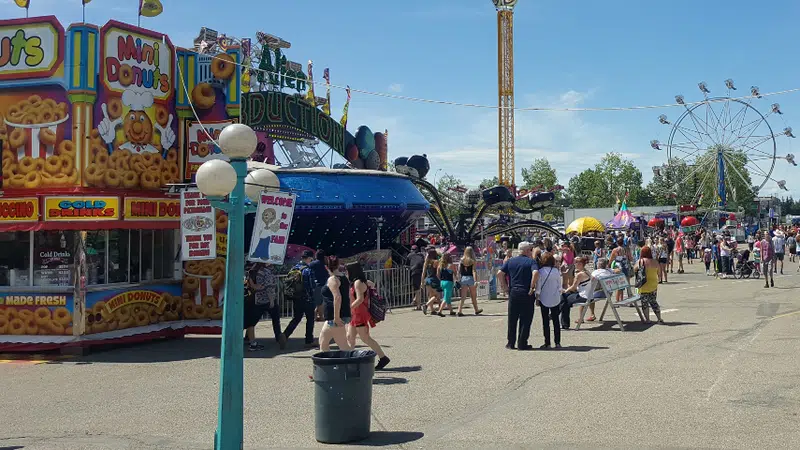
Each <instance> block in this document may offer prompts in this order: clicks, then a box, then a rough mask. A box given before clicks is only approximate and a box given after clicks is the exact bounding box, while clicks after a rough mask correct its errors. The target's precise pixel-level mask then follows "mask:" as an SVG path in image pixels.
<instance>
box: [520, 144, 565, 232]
mask: <svg viewBox="0 0 800 450" xmlns="http://www.w3.org/2000/svg"><path fill="white" fill-rule="evenodd" d="M522 183H523V185H522V186H521V187H520V188H521V189H528V190H530V189H534V188H536V187H539V186H541V189H542V190H544V191H549V190H551V189H553V187H554V186H556V185H557V184H558V175H557V174H556V169H554V168H553V167H552V166H551V165H550V162H549V161H548V160H547V159H546V158H537V159H534V160H533V164H531V166H530V167H529V168H527V169H526V168H524V167H523V168H522ZM563 200H564V195H563V193H562V192H561V191H555V202H554V203H555V205H554V206H549V207H547V208H545V209H544V210H543V211H542V214H544V215H552V216H554V217H558V218H563V217H564V209H563V206H562V205H563Z"/></svg>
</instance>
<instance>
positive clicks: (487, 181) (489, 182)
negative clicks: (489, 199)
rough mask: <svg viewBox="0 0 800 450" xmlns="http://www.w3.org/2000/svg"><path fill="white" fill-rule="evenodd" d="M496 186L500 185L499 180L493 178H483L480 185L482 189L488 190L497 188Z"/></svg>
mask: <svg viewBox="0 0 800 450" xmlns="http://www.w3.org/2000/svg"><path fill="white" fill-rule="evenodd" d="M498 184H500V179H499V178H497V177H496V176H495V177H493V178H484V179H483V181H481V184H480V185H481V186H483V187H484V189H488V188H490V187H494V186H497V185H498Z"/></svg>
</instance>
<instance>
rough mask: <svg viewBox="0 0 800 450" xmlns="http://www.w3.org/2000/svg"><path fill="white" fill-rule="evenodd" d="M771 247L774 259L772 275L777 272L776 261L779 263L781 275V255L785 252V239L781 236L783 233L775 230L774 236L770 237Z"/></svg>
mask: <svg viewBox="0 0 800 450" xmlns="http://www.w3.org/2000/svg"><path fill="white" fill-rule="evenodd" d="M772 247H773V248H774V249H775V259H774V260H773V264H772V273H775V272H777V270H778V267H777V265H778V261H780V264H781V275H783V255H784V252H785V251H786V237H785V236H784V235H783V231H781V230H775V236H773V237H772Z"/></svg>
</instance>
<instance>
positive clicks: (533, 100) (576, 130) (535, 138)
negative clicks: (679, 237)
mask: <svg viewBox="0 0 800 450" xmlns="http://www.w3.org/2000/svg"><path fill="white" fill-rule="evenodd" d="M592 94H593V91H592V90H588V91H576V90H569V91H567V92H564V93H561V94H557V95H525V96H519V97H518V103H517V106H518V107H524V106H529V105H537V106H542V105H545V106H547V107H554V108H570V107H577V106H580V105H582V104H584V102H585V101H586V100H587V99H589V98H591V97H592ZM519 100H521V101H519ZM473 117H474V119H473V120H472V121H471V123H467V124H466V126H460V127H459V129H460V131H458V132H457V133H455V135H456V136H458V137H457V138H453V139H452V140H451V141H452V142H447V143H436V145H434V144H430V145H428V146H427V147H429V148H428V150H427V153H428V157H429V159H430V161H431V165H432V166H434V167H436V168H442V169H443V171H444V172H448V173H452V174H453V175H455V176H457V177H459V178H461V179H462V180H463V181H464V182H465V183H467V184H473V185H474V184H477V183H479V182H480V181H481V180H482V179H484V178H491V177H494V176H495V175H496V174H497V159H498V154H497V113H496V112H494V111H491V112H485V111H484V112H481V113H479V114H477V115H473ZM586 117H587V116H586V113H580V112H571V111H540V112H517V113H516V117H515V167H516V178H517V180H521V178H522V175H521V171H522V168H523V167H528V166H529V165H530V164H531V163H532V162H533V160H534V159H536V158H547V160H548V161H549V162H550V164H551V165H552V166H553V167H554V168H555V169H556V172H557V173H558V177H559V182H561V183H562V184H564V185H566V184H567V182H568V181H569V179H570V178H571V177H572V176H574V175H577V174H578V173H580V172H582V171H583V170H585V169H587V168H590V167H592V166H593V165H594V164H596V163H597V162H599V161H600V159H602V157H603V156H604V155H605V154H607V153H608V152H610V151H616V152H617V153H619V154H621V155H622V157H623V158H625V159H628V160H634V161H635V163H636V164H637V166H639V167H640V170H642V172H643V173H644V174H645V176H646V177H649V175H648V174H647V172H649V167H650V166H652V165H653V164H652V163H651V161H650V159H652V158H653V155H647V154H643V153H637V152H636V151H635V150H632V146H631V145H630V144H629V143H628V142H626V141H625V139H624V138H623V137H622V136H623V135H624V133H622V132H621V130H618V129H615V128H613V127H609V126H607V125H603V124H601V123H598V122H594V121H588V120H587V119H586ZM465 142H469V143H470V144H471V145H468V146H467V145H464V143H465Z"/></svg>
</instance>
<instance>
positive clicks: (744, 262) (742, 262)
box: [734, 250, 761, 279]
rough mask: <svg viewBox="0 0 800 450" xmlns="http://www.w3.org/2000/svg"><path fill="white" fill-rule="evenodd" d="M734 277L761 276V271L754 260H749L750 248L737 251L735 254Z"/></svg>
mask: <svg viewBox="0 0 800 450" xmlns="http://www.w3.org/2000/svg"><path fill="white" fill-rule="evenodd" d="M734 273H735V275H736V278H750V277H751V276H752V277H753V278H756V279H758V277H760V276H761V271H760V270H759V267H758V265H756V263H755V262H753V261H750V250H745V251H743V252H737V254H736V270H735V272H734Z"/></svg>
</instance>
